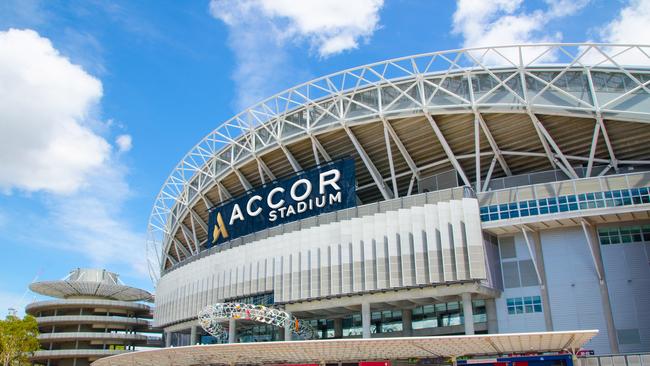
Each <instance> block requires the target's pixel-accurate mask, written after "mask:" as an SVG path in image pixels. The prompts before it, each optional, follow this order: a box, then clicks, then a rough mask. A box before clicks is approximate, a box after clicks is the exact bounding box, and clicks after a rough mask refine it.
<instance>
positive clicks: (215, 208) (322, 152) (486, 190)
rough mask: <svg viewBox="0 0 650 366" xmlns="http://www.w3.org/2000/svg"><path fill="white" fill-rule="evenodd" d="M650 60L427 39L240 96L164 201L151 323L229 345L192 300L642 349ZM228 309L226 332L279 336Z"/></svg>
mask: <svg viewBox="0 0 650 366" xmlns="http://www.w3.org/2000/svg"><path fill="white" fill-rule="evenodd" d="M648 55H650V47H649V46H638V45H603V44H538V45H526V46H504V47H487V48H480V49H462V50H453V51H444V52H434V53H429V54H422V55H416V56H410V57H403V58H398V59H393V60H389V61H384V62H379V63H375V64H370V65H365V66H361V67H357V68H353V69H349V70H345V71H341V72H338V73H335V74H332V75H329V76H325V77H322V78H319V79H316V80H313V81H310V82H308V83H305V84H302V85H299V86H296V87H294V88H291V89H289V90H287V91H284V92H282V93H280V94H278V95H276V96H273V97H271V98H269V99H267V100H265V101H263V102H261V103H259V104H257V105H255V106H253V107H251V108H249V109H247V110H245V111H244V112H242V113H240V114H238V115H237V116H235V117H233V118H232V119H230V120H228V121H227V122H225V123H223V124H222V125H220V126H219V127H218V128H217V129H216V130H214V131H213V132H211V133H210V134H209V135H207V136H206V137H205V138H204V139H203V140H202V141H200V142H199V143H198V144H197V145H196V146H195V147H194V148H193V149H192V150H191V151H190V152H189V153H188V154H187V155H186V156H185V157H184V158H183V159H182V161H181V162H180V163H179V164H178V165H177V166H176V167H175V169H174V170H173V172H172V174H171V175H170V176H169V178H168V179H167V181H166V182H165V184H164V186H163V188H162V190H161V192H160V194H159V196H158V198H157V200H156V203H155V205H154V208H153V210H152V215H151V218H150V222H149V235H150V236H149V240H148V249H149V254H150V257H152V258H154V259H153V260H152V262H151V272H152V276H153V277H154V279H155V280H156V281H157V289H156V308H155V312H154V325H155V326H156V327H161V328H164V331H165V341H166V345H167V346H179V345H189V344H196V343H212V342H215V341H222V340H217V339H215V338H213V337H211V336H210V335H209V334H208V333H206V332H205V331H204V330H203V329H202V328H201V327H200V326H199V325H198V323H197V314H198V313H199V311H201V310H202V309H204V308H205V307H206V306H208V305H212V304H216V303H236V304H257V305H265V306H268V307H270V308H278V309H282V310H283V311H284V312H286V313H288V314H291V316H293V317H295V318H296V319H300V321H301V322H305V323H306V324H309V325H310V326H311V328H312V329H314V330H315V334H316V337H317V338H354V337H362V338H378V337H401V336H404V337H407V336H427V335H455V334H475V333H477V334H481V333H488V334H490V333H513V332H527V331H561V330H580V329H598V330H599V333H598V335H597V336H596V337H594V338H593V339H592V340H591V341H589V343H587V345H586V346H585V347H586V348H588V349H592V350H594V351H595V352H596V353H599V354H605V353H625V352H642V351H646V352H647V351H650V311H648V310H647V309H648V304H650V261H649V259H650V215H649V213H650V171H648V168H649V167H650V165H649V164H650V144H649V143H648V141H650V125H649V124H648V123H649V122H650V68H648V67H647V65H649V64H650V57H649V56H648ZM635 65H640V66H635ZM644 65H645V66H644ZM346 164H348V165H351V166H352V168H351V169H348V168H345V165H346ZM337 195H340V196H338V200H337V199H336V197H337ZM319 197H320V198H319ZM332 197H334V200H333V201H332V199H331V198H332ZM326 201H327V202H326ZM310 202H311V203H310ZM235 318H236V317H232V318H230V319H224V321H223V324H222V327H223V328H224V329H228V333H229V337H228V338H229V341H230V342H249V341H272V340H281V339H285V340H286V339H287V338H288V337H291V331H283V330H282V329H279V328H277V327H274V326H272V325H268V324H266V323H260V322H257V321H253V320H251V319H243V318H241V319H235ZM285 328H286V329H289V330H290V327H285Z"/></svg>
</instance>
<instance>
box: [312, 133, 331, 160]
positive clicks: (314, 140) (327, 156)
mask: <svg viewBox="0 0 650 366" xmlns="http://www.w3.org/2000/svg"><path fill="white" fill-rule="evenodd" d="M309 138H310V139H311V143H312V148H315V149H316V150H317V151H318V152H319V153H320V154H321V156H322V157H323V159H325V161H332V158H331V157H330V154H328V153H327V151H325V148H323V145H321V143H320V141H318V139H317V138H316V136H314V135H309Z"/></svg>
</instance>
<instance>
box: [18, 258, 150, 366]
mask: <svg viewBox="0 0 650 366" xmlns="http://www.w3.org/2000/svg"><path fill="white" fill-rule="evenodd" d="M29 288H30V289H31V290H32V291H34V292H36V293H38V294H41V295H45V296H50V297H54V298H56V299H55V300H44V301H37V302H33V303H31V304H29V305H27V307H26V309H25V312H26V313H27V314H30V315H33V316H34V317H36V321H37V322H38V328H39V331H40V334H39V336H38V339H39V341H40V343H41V350H39V351H36V352H35V353H34V355H33V357H32V358H31V360H32V362H33V363H35V364H39V365H48V366H68V365H70V366H72V365H74V366H83V365H89V364H90V363H91V362H93V361H94V360H97V359H99V358H101V357H106V356H111V355H116V354H120V353H124V352H132V351H134V350H135V349H136V347H138V346H143V347H155V346H160V345H161V342H160V338H156V337H155V335H153V334H152V333H155V332H153V330H152V328H151V321H152V317H153V314H152V307H151V306H150V305H149V304H147V302H151V301H152V300H153V297H152V295H151V294H150V293H149V292H147V291H145V290H141V289H138V288H134V287H130V286H126V285H124V284H123V283H121V282H120V281H119V278H118V275H117V274H116V273H112V272H108V271H106V270H101V269H76V270H74V271H72V272H70V274H69V275H68V276H67V277H65V278H64V279H63V280H60V281H42V282H34V283H32V284H31V285H30V286H29ZM143 333H144V334H143Z"/></svg>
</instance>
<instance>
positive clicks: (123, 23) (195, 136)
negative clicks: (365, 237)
mask: <svg viewBox="0 0 650 366" xmlns="http://www.w3.org/2000/svg"><path fill="white" fill-rule="evenodd" d="M648 20H650V0H536V1H523V0H491V1H485V0H458V1H452V0H436V1H431V0H421V1H417V0H385V1H383V0H354V1H350V0H304V1H293V0H211V1H210V0H196V1H192V2H178V1H139V2H132V1H113V2H104V1H99V0H97V1H86V2H63V1H57V2H53V1H39V0H0V246H1V247H2V265H1V266H0V315H4V314H5V312H6V309H7V308H8V307H18V308H22V307H24V305H25V304H26V303H27V302H29V301H32V300H33V299H34V296H35V295H34V294H31V293H28V292H26V291H25V290H26V288H27V286H28V284H29V283H30V282H31V281H32V280H34V279H35V278H37V279H41V280H44V279H58V278H62V277H64V276H65V275H66V274H67V273H68V272H69V271H70V270H71V269H73V268H76V267H80V266H82V267H83V266H99V267H103V268H106V269H109V270H112V271H117V272H119V273H121V274H122V277H123V280H124V281H125V282H127V283H129V284H133V285H137V286H141V287H145V288H148V289H152V285H151V283H150V281H149V278H148V275H147V270H146V263H145V255H144V241H145V237H146V226H147V220H148V215H149V212H150V210H151V205H152V203H153V201H154V199H155V197H156V195H157V193H158V191H159V189H160V186H161V184H162V183H163V181H164V180H165V178H166V177H167V175H168V174H169V172H170V171H171V169H172V167H173V166H174V165H175V164H176V163H177V162H178V161H179V160H180V158H181V157H182V156H183V155H184V154H185V153H186V152H187V151H188V150H189V149H190V148H191V147H192V146H193V145H194V144H195V143H196V142H198V141H199V139H200V138H202V137H203V136H204V135H206V134H207V133H208V132H209V131H211V130H212V129H214V128H215V127H216V126H218V125H219V124H220V123H221V122H222V121H224V120H226V119H228V118H229V117H230V116H232V115H234V114H236V113H237V112H238V111H239V110H240V109H242V108H245V107H246V106H248V105H251V104H253V103H255V102H256V101H258V100H260V99H262V98H264V97H267V96H270V95H272V94H275V93H277V92H279V91H281V90H283V89H285V88H287V87H290V86H292V85H294V84H298V83H300V82H304V81H306V80H309V79H311V78H314V77H317V76H320V75H324V74H328V73H331V72H334V71H337V70H340V69H345V68H349V67H352V66H356V65H360V64H365V63H369V62H373V61H380V60H383V59H387V58H392V57H398V56H405V55H409V54H416V53H422V52H430V51H436V50H445V49H452V48H460V47H472V46H484V45H500V44H513V43H529V42H582V41H594V42H617V43H620V42H624V43H642V44H650V32H647V31H646V30H647V23H648Z"/></svg>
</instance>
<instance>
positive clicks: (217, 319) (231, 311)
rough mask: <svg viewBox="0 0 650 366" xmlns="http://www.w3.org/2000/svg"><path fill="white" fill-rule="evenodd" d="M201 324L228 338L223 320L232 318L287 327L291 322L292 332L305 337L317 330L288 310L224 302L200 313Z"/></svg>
mask: <svg viewBox="0 0 650 366" xmlns="http://www.w3.org/2000/svg"><path fill="white" fill-rule="evenodd" d="M198 319H199V324H200V325H201V327H202V328H203V329H204V330H205V331H206V332H208V333H210V335H212V336H213V337H216V338H218V339H222V340H224V339H226V338H228V333H227V332H226V331H225V330H224V328H223V326H222V325H221V322H222V321H224V320H230V319H245V320H252V321H254V322H258V323H265V324H269V325H274V326H276V327H285V326H287V324H290V326H291V331H292V333H294V334H296V335H298V336H299V337H302V338H304V339H312V338H315V336H316V331H315V330H314V328H312V327H311V326H310V325H309V324H308V323H307V322H306V321H304V320H300V319H298V318H296V317H294V316H292V315H291V314H289V313H288V312H286V311H283V310H280V309H276V308H271V307H268V306H264V305H255V304H243V303H235V302H224V303H216V304H213V305H208V306H206V307H205V308H203V309H202V310H201V311H200V312H199V314H198Z"/></svg>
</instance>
